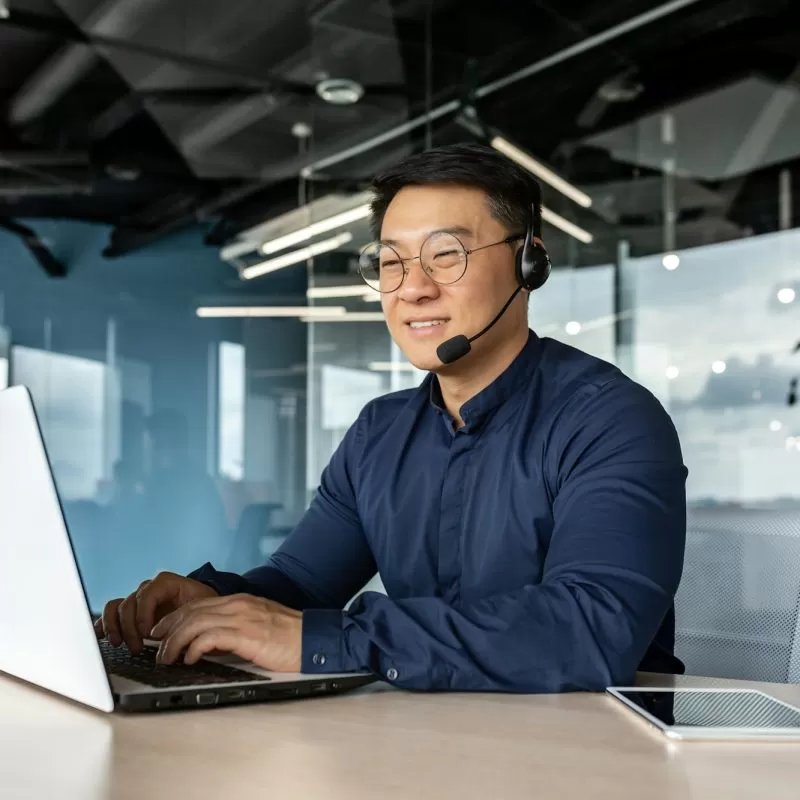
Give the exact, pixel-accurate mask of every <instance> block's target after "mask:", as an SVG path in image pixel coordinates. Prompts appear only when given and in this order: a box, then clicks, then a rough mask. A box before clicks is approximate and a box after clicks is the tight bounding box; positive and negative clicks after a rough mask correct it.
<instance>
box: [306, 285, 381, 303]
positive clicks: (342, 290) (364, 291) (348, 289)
mask: <svg viewBox="0 0 800 800" xmlns="http://www.w3.org/2000/svg"><path fill="white" fill-rule="evenodd" d="M372 295H375V297H376V298H377V299H378V300H380V294H379V293H378V292H376V291H375V290H374V289H372V288H370V287H369V286H367V284H366V283H359V284H357V285H355V286H313V287H312V288H310V289H309V290H308V291H307V292H306V297H307V298H308V299H309V300H323V299H328V298H332V297H364V298H367V297H371V296H372Z"/></svg>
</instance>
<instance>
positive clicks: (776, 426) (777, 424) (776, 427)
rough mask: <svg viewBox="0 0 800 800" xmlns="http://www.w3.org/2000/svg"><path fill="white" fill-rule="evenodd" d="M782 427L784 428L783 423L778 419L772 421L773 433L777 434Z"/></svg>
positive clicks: (770, 425) (770, 426) (771, 428)
mask: <svg viewBox="0 0 800 800" xmlns="http://www.w3.org/2000/svg"><path fill="white" fill-rule="evenodd" d="M782 427H783V425H781V422H780V420H778V419H774V420H772V422H770V424H769V429H770V430H771V431H772V432H773V433H777V432H778V431H779V430H780V429H781V428H782Z"/></svg>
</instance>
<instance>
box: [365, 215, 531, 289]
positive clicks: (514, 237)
mask: <svg viewBox="0 0 800 800" xmlns="http://www.w3.org/2000/svg"><path fill="white" fill-rule="evenodd" d="M443 233H446V234H447V235H448V236H452V237H453V238H454V239H455V240H456V241H457V242H458V244H459V246H460V247H461V249H462V250H463V251H464V269H463V270H462V272H461V274H460V275H459V276H458V277H457V278H456V279H455V280H454V281H448V282H447V283H443V282H442V281H437V280H436V278H434V277H433V275H431V272H430V269H429V268H426V266H425V265H424V264H423V263H422V250H423V249H424V247H425V245H426V244H427V243H428V241H429V240H430V239H431V238H433V237H434V236H436V235H437V234H436V233H432V234H431V235H430V236H428V237H427V238H426V239H425V241H424V242H423V243H422V245H421V246H420V248H419V255H417V256H409V257H408V258H401V257H400V254H399V253H398V252H397V250H395V249H394V247H392V246H391V245H390V244H381V243H380V242H370V243H369V244H366V245H364V247H362V248H361V252H360V253H359V264H358V274H359V275H360V276H361V280H363V281H364V283H366V284H367V286H369V288H370V289H373V290H374V291H376V292H378V293H379V294H392V293H393V292H396V291H398V290H399V289H400V287H401V286H402V285H403V282H404V281H405V279H406V275H408V273H409V271H410V268H409V267H408V265H407V262H409V261H419V264H420V266H421V267H422V270H423V272H424V273H425V274H426V275H427V276H428V277H429V278H430V279H431V280H432V281H433V282H434V283H435V284H437V285H438V286H452V285H453V284H454V283H458V282H459V281H460V280H461V279H462V278H463V277H464V276H465V275H466V274H467V268H468V267H469V257H470V256H471V255H472V254H473V253H477V252H479V251H480V250H486V249H487V248H489V247H497V245H498V244H511V243H512V242H518V241H519V240H520V239H524V238H525V234H524V233H515V234H512V235H511V236H506V237H505V239H500V240H498V241H496V242H490V243H489V244H482V245H480V246H479V247H464V243H463V242H462V241H461V239H459V238H458V236H456V235H455V234H454V233H450V232H448V231H443ZM374 245H379V246H380V247H388V248H389V249H390V250H391V251H392V252H393V253H394V254H395V255H396V256H397V260H398V261H399V262H400V263H401V264H402V265H403V277H402V278H400V283H398V284H397V286H395V288H394V289H389V290H381V289H377V288H376V287H374V286H373V285H372V284H371V283H370V282H369V281H368V280H367V279H366V278H365V277H364V273H363V272H362V271H361V256H362V255H363V253H364V252H365V251H366V249H367V248H368V247H373V246H374ZM379 280H380V279H379Z"/></svg>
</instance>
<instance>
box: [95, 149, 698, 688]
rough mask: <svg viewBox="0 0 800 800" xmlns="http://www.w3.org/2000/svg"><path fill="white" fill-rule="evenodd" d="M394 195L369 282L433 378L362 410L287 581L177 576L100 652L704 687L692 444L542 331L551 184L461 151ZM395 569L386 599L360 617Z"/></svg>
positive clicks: (382, 216)
mask: <svg viewBox="0 0 800 800" xmlns="http://www.w3.org/2000/svg"><path fill="white" fill-rule="evenodd" d="M374 192H375V200H374V204H373V222H374V229H375V233H376V239H377V241H376V243H375V244H373V245H371V246H370V247H368V248H366V249H365V251H364V253H363V255H362V258H361V271H362V274H363V276H364V278H365V280H366V281H367V282H368V283H370V284H371V285H372V286H374V287H375V288H376V289H378V291H380V292H381V298H382V303H383V310H384V313H385V316H386V322H387V324H388V327H389V331H390V333H391V335H392V338H393V339H394V340H395V342H396V343H397V345H398V346H399V347H400V348H401V349H402V351H403V352H404V353H405V355H406V356H407V358H408V360H409V361H410V362H411V363H412V364H414V365H416V366H417V367H419V368H420V369H423V370H426V371H428V372H429V374H428V376H427V377H426V379H425V380H424V381H423V383H422V385H421V386H420V387H419V388H418V389H413V390H407V391H403V392H398V393H394V394H390V395H386V396H384V397H380V398H378V399H377V400H374V401H372V402H371V403H369V404H368V405H367V406H366V407H365V408H364V410H363V412H362V413H361V415H360V416H359V418H358V419H357V420H356V422H355V423H354V424H353V426H352V427H351V429H350V430H349V432H348V433H347V435H346V437H345V439H344V441H343V442H342V443H341V445H340V446H339V447H338V449H337V450H336V452H335V453H334V455H333V457H332V458H331V461H330V463H329V464H328V466H327V468H326V469H325V471H324V473H323V475H322V478H321V484H320V487H319V491H318V493H317V495H316V497H315V498H314V500H313V502H312V504H311V506H310V508H309V509H308V511H307V512H306V514H305V516H304V517H303V519H302V520H301V521H300V523H299V524H298V526H297V528H296V529H295V530H294V531H293V533H292V534H291V535H290V536H289V537H288V539H287V540H286V542H285V543H284V544H283V546H282V547H281V548H280V550H279V551H278V552H276V553H275V554H274V555H273V557H272V558H271V559H270V561H269V563H268V564H266V565H265V566H263V567H259V568H257V569H254V570H252V571H251V572H249V573H247V574H245V575H243V576H239V575H233V574H230V573H223V572H219V571H217V570H215V569H214V568H213V566H212V565H210V564H206V565H205V566H204V567H202V568H200V569H199V570H198V571H196V572H195V573H193V574H192V576H190V577H188V578H186V577H179V576H177V575H171V574H162V575H159V576H157V577H156V578H155V579H154V580H152V581H149V582H146V583H145V584H143V585H142V586H141V587H140V588H139V589H138V590H137V592H135V593H134V594H132V595H131V596H130V597H128V598H126V599H125V600H124V601H123V600H115V601H113V602H111V603H109V604H108V605H107V607H106V609H105V611H104V615H103V619H102V620H101V621H100V622H99V623H98V633H101V632H105V633H106V634H107V635H108V636H109V638H110V639H111V640H112V643H119V642H121V641H123V640H125V641H126V642H128V644H129V645H130V646H131V647H132V648H133V649H137V648H139V647H140V646H141V639H142V637H143V636H145V635H148V634H150V633H152V635H153V636H154V637H155V638H160V639H161V640H162V643H161V650H160V658H161V659H162V660H163V661H165V662H167V663H169V662H173V661H175V660H176V659H178V658H180V657H181V654H182V653H185V655H184V656H183V657H184V658H185V660H186V661H188V662H193V661H195V660H196V659H197V658H199V657H200V656H201V655H203V654H204V653H208V652H209V651H211V650H224V651H232V652H236V653H238V654H239V655H240V656H242V657H243V658H246V659H249V660H251V661H254V662H255V663H257V664H258V665H259V666H261V667H264V668H266V669H272V670H284V671H298V670H302V671H304V672H310V673H326V672H344V671H361V670H369V671H372V672H374V673H375V674H377V675H379V676H381V677H383V678H384V679H386V680H388V681H389V682H391V683H393V684H395V685H397V686H400V687H405V688H410V689H421V690H461V691H512V692H556V691H569V690H601V689H603V688H604V687H606V686H607V685H609V684H614V683H627V682H629V681H631V680H633V678H634V675H635V672H636V671H637V669H644V670H650V671H660V672H680V671H682V669H683V668H682V665H681V663H680V661H678V660H677V659H676V658H675V657H674V655H673V640H674V614H673V600H674V595H675V591H676V589H677V586H678V583H679V581H680V577H681V572H682V567H683V554H684V543H685V534H686V530H685V528H686V498H685V480H686V469H685V467H684V465H683V462H682V456H681V451H680V446H679V443H678V438H677V435H676V432H675V429H674V427H673V425H672V423H671V421H670V419H669V417H668V416H667V414H666V412H665V411H664V409H663V408H662V407H661V406H660V404H659V403H658V402H657V400H656V399H655V398H654V397H653V396H652V395H651V394H650V393H649V392H648V391H646V390H645V389H644V388H642V387H641V386H639V385H638V384H636V383H634V382H633V381H631V380H630V379H629V378H627V377H626V376H625V375H623V374H622V373H621V372H620V371H619V370H618V369H617V368H615V367H614V366H612V365H610V364H607V363H605V362H603V361H600V360H598V359H596V358H593V357H591V356H589V355H587V354H585V353H583V352H581V351H579V350H576V349H573V348H571V347H568V346H566V345H564V344H561V343H558V342H556V341H553V340H549V339H542V338H539V337H538V336H537V335H536V334H535V333H534V332H533V331H531V330H530V329H529V327H528V309H527V295H528V293H529V291H530V290H531V289H535V288H536V287H538V286H539V285H541V284H542V283H543V282H544V280H546V278H547V274H548V272H549V262H548V261H547V257H546V253H545V251H544V248H543V243H542V241H541V238H540V237H541V230H540V227H541V202H540V198H539V190H538V186H537V185H536V184H535V182H533V181H532V180H531V179H530V178H529V177H528V176H527V174H526V173H524V172H522V171H521V170H519V169H518V168H517V167H516V166H515V165H513V164H512V163H511V162H509V161H507V160H506V159H505V158H504V157H503V156H501V155H499V154H497V153H495V152H494V151H492V150H491V149H488V148H485V147H482V146H475V145H457V146H451V147H444V148H439V149H434V150H430V151H427V152H424V153H422V154H419V155H415V156H412V157H410V158H408V159H407V160H406V161H404V162H402V163H400V164H398V165H397V166H395V167H393V168H392V169H390V170H388V171H387V172H386V173H384V174H383V175H380V176H378V177H377V178H376V179H375V181H374ZM501 310H504V311H503V313H501V314H500V312H501ZM498 314H500V315H499V317H498ZM493 321H494V324H490V323H492V322H493ZM482 331H484V332H483V334H482V335H481V336H480V337H479V338H474V339H473V337H475V335H476V334H478V333H480V332H482ZM469 339H473V341H472V342H470V341H469ZM376 572H379V573H380V576H381V578H382V579H383V583H384V585H385V587H386V590H387V594H386V595H383V594H380V593H376V592H362V593H361V594H359V595H358V596H357V597H356V598H355V600H354V601H353V602H352V604H351V605H350V606H349V608H347V609H346V610H343V606H344V605H345V604H346V603H347V602H348V600H349V599H350V598H351V597H352V596H353V595H354V594H356V593H357V592H359V590H360V589H361V588H362V587H363V586H364V585H365V584H366V583H367V582H368V581H369V580H370V579H371V578H372V577H373V576H374V575H375V573H376ZM159 619H160V621H158V620H159ZM154 623H157V624H155V628H154V629H153V630H152V631H151V628H152V627H153V625H154Z"/></svg>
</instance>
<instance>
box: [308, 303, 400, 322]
mask: <svg viewBox="0 0 800 800" xmlns="http://www.w3.org/2000/svg"><path fill="white" fill-rule="evenodd" d="M314 309H315V310H316V311H320V312H321V311H324V310H325V309H323V308H322V307H321V306H314ZM300 321H301V322H386V317H384V316H383V312H382V311H348V312H347V313H345V314H336V315H332V316H330V317H326V316H325V314H315V315H314V316H310V315H306V316H305V317H301V320H300Z"/></svg>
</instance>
